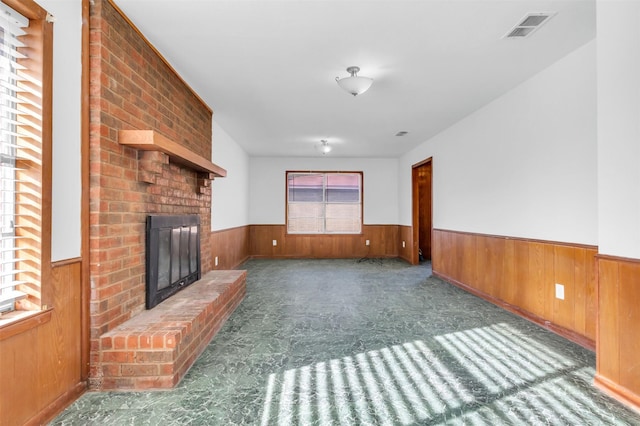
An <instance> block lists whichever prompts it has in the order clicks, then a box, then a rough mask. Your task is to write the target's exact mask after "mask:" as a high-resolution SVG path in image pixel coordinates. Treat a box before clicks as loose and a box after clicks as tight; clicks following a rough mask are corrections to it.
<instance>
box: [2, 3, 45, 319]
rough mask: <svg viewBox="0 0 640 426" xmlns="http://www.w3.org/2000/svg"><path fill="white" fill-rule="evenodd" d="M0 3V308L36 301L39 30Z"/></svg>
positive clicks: (38, 301)
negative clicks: (32, 29)
mask: <svg viewBox="0 0 640 426" xmlns="http://www.w3.org/2000/svg"><path fill="white" fill-rule="evenodd" d="M29 25H30V20H29V19H27V18H26V17H25V16H23V15H21V14H19V13H18V12H16V11H15V10H13V9H11V8H10V7H8V6H7V5H5V4H4V3H0V108H1V112H0V118H1V120H2V123H1V124H0V180H1V182H0V191H1V195H0V203H1V210H0V215H1V216H0V228H1V229H0V232H1V237H2V240H1V242H0V312H5V311H10V310H14V309H24V310H34V309H39V308H40V305H41V295H40V286H41V272H40V269H41V258H40V254H41V253H40V248H41V239H42V201H43V197H42V194H43V190H42V180H43V179H42V170H43V161H42V159H43V155H42V154H43V150H42V117H43V113H42V110H43V107H42V105H43V102H42V98H43V91H42V75H43V59H42V47H43V44H42V32H41V31H36V34H35V36H34V34H33V33H32V32H31V31H30V29H29Z"/></svg>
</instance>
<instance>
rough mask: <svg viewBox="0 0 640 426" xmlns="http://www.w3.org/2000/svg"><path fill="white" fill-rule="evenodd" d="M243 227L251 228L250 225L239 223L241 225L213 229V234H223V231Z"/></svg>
mask: <svg viewBox="0 0 640 426" xmlns="http://www.w3.org/2000/svg"><path fill="white" fill-rule="evenodd" d="M242 228H249V225H239V226H233V227H231V228H224V229H216V230H215V231H211V233H212V234H221V233H223V232H229V231H236V230H239V229H242Z"/></svg>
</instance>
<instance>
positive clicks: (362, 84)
mask: <svg viewBox="0 0 640 426" xmlns="http://www.w3.org/2000/svg"><path fill="white" fill-rule="evenodd" d="M359 71H360V68H359V67H349V68H347V72H348V73H349V74H351V76H350V77H345V78H340V77H336V81H337V82H338V86H340V87H342V88H343V89H344V90H346V91H347V92H349V93H351V94H352V95H353V96H358V95H361V94H362V93H364V92H366V91H367V90H369V87H371V85H372V84H373V79H372V78H369V77H359V76H358V72H359Z"/></svg>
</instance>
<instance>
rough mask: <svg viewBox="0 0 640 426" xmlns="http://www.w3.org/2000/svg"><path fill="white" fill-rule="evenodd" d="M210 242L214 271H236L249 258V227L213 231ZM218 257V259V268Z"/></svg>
mask: <svg viewBox="0 0 640 426" xmlns="http://www.w3.org/2000/svg"><path fill="white" fill-rule="evenodd" d="M210 242H211V264H212V265H213V269H235V268H237V267H238V266H239V265H240V264H241V263H242V262H244V261H245V260H247V259H248V258H249V226H248V225H246V226H238V227H236V228H229V229H223V230H221V231H213V232H212V233H211V239H210ZM216 256H217V257H218V265H217V266H216V263H215V258H216Z"/></svg>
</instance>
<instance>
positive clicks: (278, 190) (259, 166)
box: [249, 156, 398, 225]
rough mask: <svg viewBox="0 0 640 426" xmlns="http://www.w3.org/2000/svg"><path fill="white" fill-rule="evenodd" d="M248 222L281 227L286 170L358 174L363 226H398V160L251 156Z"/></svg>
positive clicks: (283, 213) (283, 215)
mask: <svg viewBox="0 0 640 426" xmlns="http://www.w3.org/2000/svg"><path fill="white" fill-rule="evenodd" d="M249 165H250V168H249V170H250V172H249V200H250V204H249V223H251V224H254V225H258V224H268V225H283V224H285V195H286V191H285V184H286V182H285V172H286V171H288V170H289V171H294V170H295V171H301V170H305V171H346V172H350V171H358V172H359V171H362V172H363V176H364V182H363V189H364V194H363V197H362V198H363V202H364V206H363V209H364V218H363V222H364V224H365V225H386V224H394V225H397V224H398V197H397V188H398V161H397V160H396V159H378V158H334V157H330V156H327V157H317V158H296V157H288V158H283V157H251V158H250V159H249Z"/></svg>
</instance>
